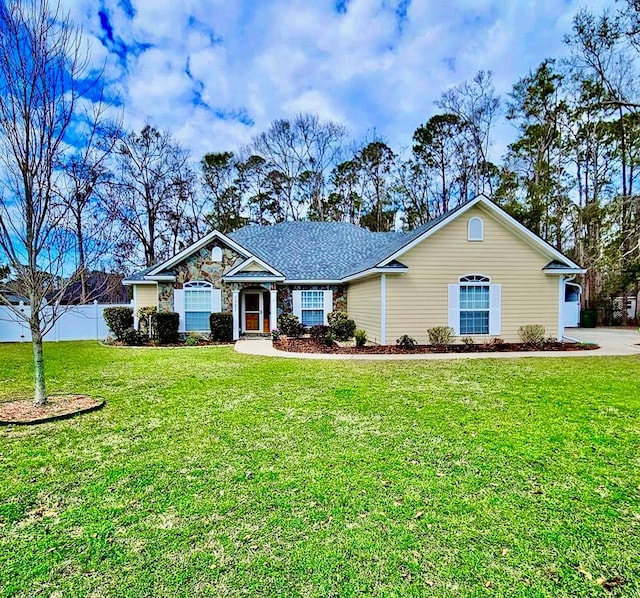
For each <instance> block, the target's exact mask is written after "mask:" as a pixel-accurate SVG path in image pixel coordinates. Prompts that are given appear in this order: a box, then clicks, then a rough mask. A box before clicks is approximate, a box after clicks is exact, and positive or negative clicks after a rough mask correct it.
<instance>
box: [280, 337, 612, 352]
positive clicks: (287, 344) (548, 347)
mask: <svg viewBox="0 0 640 598" xmlns="http://www.w3.org/2000/svg"><path fill="white" fill-rule="evenodd" d="M273 346H274V348H275V349H278V350H279V351H288V352H290V353H331V354H337V355H353V354H373V355H389V354H400V355H408V354H411V353H505V352H507V353H508V352H514V351H592V350H594V349H599V348H600V346H599V345H596V344H592V343H560V342H551V341H550V342H545V343H543V344H541V345H532V344H525V343H494V342H490V343H476V344H473V345H463V344H456V345H443V346H440V347H436V346H434V345H416V346H414V347H407V348H405V347H399V346H398V345H366V346H364V347H340V346H338V345H336V344H335V343H333V344H331V345H325V344H323V343H319V342H317V341H315V340H312V339H310V338H285V339H283V338H281V339H280V340H278V341H274V342H273Z"/></svg>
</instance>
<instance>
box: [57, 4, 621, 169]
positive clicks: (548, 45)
mask: <svg viewBox="0 0 640 598" xmlns="http://www.w3.org/2000/svg"><path fill="white" fill-rule="evenodd" d="M612 1H613V0H611V2H612ZM132 2H133V6H134V8H135V9H136V14H135V16H134V17H133V18H130V17H129V16H128V15H127V14H126V13H125V11H124V10H122V8H121V7H120V6H119V4H118V1H117V0H103V4H99V5H96V4H95V0H66V5H67V6H68V8H69V9H70V10H71V13H72V16H73V18H74V19H76V20H77V21H78V22H79V24H81V25H82V26H83V27H84V28H85V30H86V32H87V34H88V36H90V37H91V40H90V41H91V45H92V48H93V50H94V59H95V60H96V61H97V62H96V63H99V62H100V61H102V60H104V56H105V48H104V46H103V45H102V44H101V43H100V42H98V37H102V38H104V37H105V32H104V30H103V29H102V28H101V25H100V18H99V16H98V11H99V10H103V11H104V13H105V14H106V15H108V19H109V23H110V25H111V27H112V29H113V37H114V44H110V42H107V44H108V45H111V46H112V53H111V54H110V58H109V63H108V67H107V69H106V71H105V77H106V79H107V80H108V81H109V83H110V84H111V85H118V86H119V88H121V89H122V90H123V94H124V97H123V100H124V102H125V124H127V125H128V126H130V127H134V128H139V127H140V126H141V125H142V124H143V123H144V122H145V121H149V122H151V123H153V124H155V125H157V126H160V127H163V128H164V127H168V128H170V129H171V130H173V131H174V132H175V133H176V136H177V137H178V138H179V139H180V140H181V141H182V142H183V143H185V144H186V145H188V146H190V147H192V148H193V151H194V155H195V157H196V158H199V157H200V156H201V155H202V154H203V153H204V152H206V151H211V150H222V149H236V148H238V147H239V146H240V145H242V144H244V143H246V142H247V141H248V140H249V139H250V137H251V135H252V134H253V133H254V132H258V131H260V130H262V129H264V128H266V127H267V126H268V125H269V123H270V122H271V121H272V120H274V119H276V118H281V117H283V116H287V115H291V114H294V113H296V112H300V111H309V112H315V113H317V114H319V115H320V116H321V117H323V118H331V119H334V120H337V121H340V122H342V123H344V124H346V125H347V126H348V127H349V128H350V130H351V132H352V134H353V135H354V137H356V138H357V137H361V136H363V135H364V134H365V133H366V132H367V131H368V130H370V129H372V128H376V129H378V130H379V132H380V133H381V134H382V135H383V136H384V137H385V138H386V139H388V141H389V142H390V143H391V144H392V145H393V146H394V147H395V148H398V147H400V146H401V145H408V144H410V142H411V136H412V134H413V131H414V129H415V128H416V126H418V125H419V124H420V123H422V122H424V121H425V120H427V119H428V118H429V116H431V115H432V114H433V113H435V106H434V101H435V100H436V99H437V98H438V97H439V95H440V94H441V92H442V91H443V90H445V89H446V88H447V87H449V86H452V85H457V84H458V83H460V82H462V81H463V80H465V79H469V78H471V77H472V76H473V75H474V74H475V72H476V71H477V70H479V69H485V70H487V69H490V70H494V71H495V83H496V87H497V89H498V91H499V92H501V93H503V94H504V93H507V92H508V91H509V89H510V88H511V86H512V84H513V83H514V82H515V81H516V80H517V79H518V78H520V77H522V76H524V75H526V74H527V72H528V71H529V70H531V69H533V68H535V67H536V66H537V65H538V63H539V62H540V61H541V60H542V59H544V58H545V57H547V56H557V55H559V54H561V53H563V52H564V51H565V48H564V46H563V42H562V36H563V34H564V33H567V32H568V31H569V29H570V26H571V18H572V16H573V14H575V12H576V10H577V9H578V0H569V1H564V2H559V1H558V0H527V1H522V2H517V3H516V2H506V1H503V2H498V1H497V0H473V1H472V0H450V1H449V2H441V0H413V2H412V3H411V4H410V5H409V6H408V9H407V15H406V18H405V19H404V20H403V22H402V23H399V22H398V19H397V16H396V10H395V9H396V4H397V3H396V4H394V2H391V1H389V0H384V1H383V0H350V1H349V2H348V3H347V10H346V13H344V14H338V12H336V10H335V6H334V2H333V1H332V0H315V1H314V2H308V0H262V1H261V2H252V1H251V0H244V1H240V0H237V1H234V2H228V1H225V0H215V1H213V2H211V1H209V2H201V1H199V0H180V2H176V1H175V0H153V2H152V1H151V0H138V1H137V2H136V1H135V0H132ZM611 2H610V1H608V0H607V1H606V2H605V0H593V1H592V2H591V3H590V7H591V8H592V9H593V10H596V11H598V10H600V8H601V7H602V6H605V5H610V4H611ZM100 6H102V7H103V8H102V9H101V8H100ZM119 44H124V45H125V46H127V47H128V48H129V49H130V50H134V51H130V52H129V53H128V54H127V58H126V62H124V63H123V62H122V60H121V59H119V58H118V56H117V55H116V54H115V49H116V48H117V47H118V45H119ZM142 44H150V45H151V47H149V49H147V50H146V51H142V52H141V51H140V46H141V45H142ZM136 48H137V50H136ZM136 52H138V55H137V56H136ZM187 65H188V72H187ZM198 98H199V100H198ZM198 101H199V102H200V105H198ZM206 106H208V107H209V108H210V109H207V108H206ZM233 115H237V116H242V118H241V119H240V120H239V119H237V118H236V119H234V118H233ZM247 116H248V118H249V119H250V120H252V121H253V122H254V126H253V127H251V126H250V125H249V124H245V123H243V122H240V121H241V120H245V121H246V120H247ZM500 135H501V139H500V140H498V143H497V144H496V148H498V147H499V148H501V149H503V148H504V147H505V145H506V142H507V137H508V135H509V130H508V129H505V128H504V127H503V128H502V129H501V130H500ZM500 151H501V150H500ZM496 157H498V156H496Z"/></svg>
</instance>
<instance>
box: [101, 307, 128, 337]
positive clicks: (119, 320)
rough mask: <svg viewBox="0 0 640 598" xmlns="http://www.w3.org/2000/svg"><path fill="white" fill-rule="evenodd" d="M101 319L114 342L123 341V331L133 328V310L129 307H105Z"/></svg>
mask: <svg viewBox="0 0 640 598" xmlns="http://www.w3.org/2000/svg"><path fill="white" fill-rule="evenodd" d="M103 317H104V321H105V322H106V323H107V326H108V327H109V330H111V332H112V333H113V336H115V337H116V340H119V341H121V340H123V335H124V333H125V331H126V330H128V329H129V328H133V309H132V308H130V307H107V308H105V310H104V312H103Z"/></svg>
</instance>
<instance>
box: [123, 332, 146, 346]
mask: <svg viewBox="0 0 640 598" xmlns="http://www.w3.org/2000/svg"><path fill="white" fill-rule="evenodd" d="M121 340H122V342H123V343H124V344H125V345H128V346H130V347H141V346H142V345H146V344H147V343H148V342H149V337H148V336H147V335H146V334H145V333H144V332H140V331H139V330H136V329H135V328H127V329H126V330H125V331H123V333H122V339H121Z"/></svg>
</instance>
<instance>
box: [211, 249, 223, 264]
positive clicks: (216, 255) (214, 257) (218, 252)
mask: <svg viewBox="0 0 640 598" xmlns="http://www.w3.org/2000/svg"><path fill="white" fill-rule="evenodd" d="M211 261H212V262H221V261H222V247H214V248H213V249H212V250H211Z"/></svg>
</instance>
